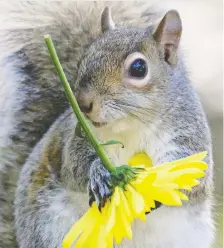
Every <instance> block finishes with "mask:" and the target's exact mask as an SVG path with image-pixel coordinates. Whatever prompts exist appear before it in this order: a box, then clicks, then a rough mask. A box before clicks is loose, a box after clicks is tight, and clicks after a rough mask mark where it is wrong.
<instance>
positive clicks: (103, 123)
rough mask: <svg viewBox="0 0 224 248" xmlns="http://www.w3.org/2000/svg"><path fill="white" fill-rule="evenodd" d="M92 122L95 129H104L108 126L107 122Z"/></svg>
mask: <svg viewBox="0 0 224 248" xmlns="http://www.w3.org/2000/svg"><path fill="white" fill-rule="evenodd" d="M91 122H92V124H93V125H94V126H95V127H103V126H105V125H107V122H95V121H91Z"/></svg>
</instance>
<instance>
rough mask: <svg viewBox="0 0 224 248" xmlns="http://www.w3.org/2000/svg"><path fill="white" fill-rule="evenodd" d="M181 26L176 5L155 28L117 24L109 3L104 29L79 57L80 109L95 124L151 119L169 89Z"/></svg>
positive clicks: (78, 93)
mask: <svg viewBox="0 0 224 248" xmlns="http://www.w3.org/2000/svg"><path fill="white" fill-rule="evenodd" d="M181 31H182V24H181V20H180V17H179V14H178V13H177V12H176V11H175V10H171V11H169V12H167V13H166V15H165V16H164V17H163V19H162V20H161V22H160V23H159V25H158V26H157V27H156V28H154V27H148V28H128V27H117V26H116V25H115V24H114V22H113V20H112V17H111V13H110V9H109V8H108V7H106V8H105V9H104V11H103V12H102V15H101V33H102V35H100V36H99V37H98V38H97V39H96V40H94V41H93V42H92V44H90V45H89V47H88V48H87V49H86V51H85V53H84V56H83V57H82V59H81V60H80V63H79V71H78V77H77V82H76V91H75V92H76V97H77V100H78V103H79V106H80V108H81V110H82V111H83V112H84V113H85V114H86V116H87V117H88V118H89V119H90V120H91V121H92V123H93V124H94V125H95V126H99V127H100V126H103V125H105V124H113V123H117V122H118V121H121V120H127V119H129V118H130V117H131V118H132V117H133V118H135V119H137V120H139V121H141V122H146V123H147V122H148V121H149V120H152V118H154V116H155V115H156V114H157V112H158V111H159V106H160V104H162V102H163V101H164V98H165V94H166V92H167V88H168V83H169V75H168V74H169V73H170V70H171V72H172V70H175V65H176V64H177V49H178V45H179V41H180V37H181ZM168 71H169V73H168ZM156 108H157V109H158V111H156Z"/></svg>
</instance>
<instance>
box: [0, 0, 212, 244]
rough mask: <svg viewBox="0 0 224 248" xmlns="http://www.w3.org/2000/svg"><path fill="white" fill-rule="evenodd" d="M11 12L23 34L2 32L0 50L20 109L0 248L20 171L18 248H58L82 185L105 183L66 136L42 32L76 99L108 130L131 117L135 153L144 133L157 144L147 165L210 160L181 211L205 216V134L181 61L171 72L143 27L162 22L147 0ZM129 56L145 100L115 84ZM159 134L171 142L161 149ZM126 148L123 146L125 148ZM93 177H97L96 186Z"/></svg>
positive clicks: (82, 143)
mask: <svg viewBox="0 0 224 248" xmlns="http://www.w3.org/2000/svg"><path fill="white" fill-rule="evenodd" d="M107 5H109V6H110V7H111V9H112V12H113V19H114V20H115V23H116V29H114V30H107V32H105V33H104V34H102V32H101V28H100V13H101V12H102V10H103V9H104V7H105V6H107ZM14 8H15V9H14V11H12V10H10V13H11V16H13V17H14V20H15V22H16V21H19V23H20V24H21V25H22V27H21V29H19V28H17V29H15V28H13V29H10V28H8V30H4V31H3V32H2V36H1V42H2V44H1V45H2V46H4V49H6V57H5V59H7V62H8V63H12V61H13V60H16V61H18V63H17V64H16V65H13V68H14V70H15V71H16V72H17V74H18V72H20V75H21V77H19V75H18V82H19V89H18V91H17V92H16V96H17V97H16V99H15V102H16V103H20V107H18V109H17V110H16V111H15V113H14V117H13V120H14V122H13V123H14V133H13V135H12V137H10V138H11V141H10V142H9V145H8V146H7V147H6V148H7V152H6V153H5V154H4V156H3V158H2V161H1V163H2V166H1V167H3V168H4V169H5V171H4V173H2V174H1V178H2V180H1V181H2V185H0V186H1V187H3V188H2V189H1V188H0V190H1V191H0V193H1V194H2V195H1V199H0V200H1V206H3V207H1V210H0V211H1V212H0V221H1V223H0V237H3V235H4V239H2V238H0V248H7V247H16V246H17V242H16V241H15V236H14V230H13V229H14V228H13V217H12V201H13V199H14V194H13V192H14V190H15V184H16V180H17V176H18V170H19V169H20V167H21V166H22V165H23V164H24V166H23V168H22V171H21V173H20V179H19V181H18V188H17V191H16V199H15V230H16V236H17V241H18V244H19V247H21V248H24V247H27V248H34V247H35V248H36V247H37V248H45V247H48V248H56V247H61V242H62V239H63V236H64V235H65V234H66V232H67V231H68V230H69V228H70V227H71V225H72V224H73V223H74V222H75V221H76V220H77V218H78V217H80V215H81V214H82V213H83V212H84V210H85V209H86V208H87V207H88V197H87V196H86V189H87V184H88V182H89V185H90V188H91V190H92V191H93V189H94V188H95V185H96V184H97V185H99V186H101V187H104V185H105V183H104V181H105V180H104V176H105V175H106V174H107V173H106V172H105V171H104V170H103V169H102V170H101V169H99V168H101V164H100V163H98V162H97V161H98V159H97V156H96V154H95V153H94V151H93V149H92V148H91V147H90V146H89V144H88V142H87V141H86V140H85V139H84V138H80V137H76V136H74V128H75V124H76V121H75V118H74V116H73V114H71V110H66V109H67V108H68V103H67V101H66V98H65V96H64V92H63V89H62V87H61V85H60V82H59V80H58V77H57V75H56V72H55V70H54V68H53V65H52V64H51V62H50V60H49V56H48V53H47V50H46V47H45V44H44V41H43V35H44V34H46V33H50V34H51V35H52V37H53V39H54V43H55V44H56V49H57V51H58V52H59V57H60V60H61V63H62V65H63V67H64V69H65V72H66V75H67V77H68V79H69V82H71V84H72V88H73V90H74V91H75V93H76V94H83V95H85V96H88V97H90V98H92V99H94V100H95V105H96V108H102V112H103V113H104V118H105V119H106V120H107V122H108V123H109V125H112V124H113V122H115V121H119V119H120V118H121V117H122V118H129V117H128V115H129V114H131V115H132V116H135V120H132V119H131V120H130V126H132V125H134V124H135V122H136V121H137V123H138V126H139V128H138V129H139V130H138V132H137V134H136V135H137V137H138V139H137V140H139V149H140V147H141V145H142V144H143V147H141V149H144V148H145V147H144V145H146V144H148V143H150V140H145V138H147V137H148V136H147V134H146V133H144V132H143V133H142V132H141V131H142V130H147V132H148V131H150V132H151V133H152V135H151V136H152V137H154V138H155V144H153V145H154V146H155V147H157V142H158V144H160V145H158V150H156V149H155V153H154V154H152V158H153V161H154V162H155V163H156V164H157V163H161V162H164V161H169V160H173V159H177V158H180V157H183V156H187V155H190V154H193V153H195V152H199V151H203V150H207V151H208V152H209V156H208V158H207V162H208V164H209V170H208V172H207V175H206V177H205V178H204V179H203V180H202V182H201V186H200V187H196V188H195V190H194V191H193V192H192V193H191V195H190V197H191V203H190V204H189V205H192V206H193V208H192V209H191V208H190V210H189V211H190V212H194V211H193V209H197V208H198V206H199V207H204V206H205V209H206V211H207V209H209V206H210V205H209V203H207V200H208V199H210V198H211V192H212V185H213V183H212V170H213V162H212V150H211V141H210V133H209V128H208V125H207V121H206V117H205V115H204V112H203V110H202V107H201V104H200V102H199V99H198V97H197V96H196V94H195V92H194V90H193V89H192V86H191V85H190V83H189V78H188V75H187V72H186V69H185V66H184V63H183V61H182V58H181V57H182V55H181V54H179V55H178V62H177V65H176V67H175V68H171V67H170V66H169V65H168V64H167V63H166V62H165V61H164V54H163V52H162V50H160V47H158V46H157V44H156V42H155V40H154V39H153V32H154V25H151V27H150V28H148V26H149V22H152V23H153V24H154V22H157V20H158V17H159V18H160V19H161V14H160V13H159V12H154V10H153V8H151V6H150V4H149V3H147V2H146V1H145V2H144V3H143V2H141V4H139V2H131V3H130V2H129V3H128V2H127V3H125V2H122V4H121V3H119V2H118V3H116V2H115V3H108V2H99V3H98V2H91V3H90V2H89V3H88V4H87V3H81V2H80V3H78V2H70V3H68V2H67V3H59V2H57V3H56V2H51V3H46V2H45V3H28V2H24V3H16V4H15V6H14ZM113 10H114V11H113ZM155 13H158V14H155ZM16 14H17V15H16ZM34 14H35V18H33V16H34ZM22 23H23V24H22ZM23 25H27V27H24V26H23ZM3 36H4V37H3ZM136 51H140V52H142V53H143V54H145V55H146V56H148V57H149V59H150V61H151V68H150V69H151V71H152V78H151V85H150V89H146V91H144V92H142V91H138V90H132V89H129V88H128V87H124V86H122V85H121V84H119V83H118V82H120V75H121V65H122V63H123V62H124V59H125V58H126V56H127V55H128V54H130V53H132V52H136ZM15 78H17V77H15ZM112 86H113V87H112ZM21 99H22V101H21ZM15 105H16V104H15ZM64 111H65V112H64ZM59 116H60V117H59ZM3 128H4V127H3ZM49 128H50V129H49ZM48 129H49V130H48ZM100 130H102V132H104V127H102V128H100V129H99V130H96V131H97V132H98V134H99V135H100ZM167 133H168V134H170V137H169V138H168V139H167V140H165V141H164V138H163V137H164V134H167ZM42 137H43V138H42ZM121 137H122V136H121ZM137 140H135V141H133V142H135V143H136V142H137ZM131 142H132V141H128V143H125V140H124V143H125V145H126V146H127V147H128V145H130V143H131ZM54 145H55V147H54ZM34 146H35V148H34V150H33V151H32V149H33V147H34ZM31 151H32V152H31ZM150 155H151V154H150ZM111 156H112V155H111ZM5 161H6V162H5ZM92 165H93V167H92ZM94 168H95V169H94ZM96 168H97V169H96ZM101 174H102V177H101ZM9 175H10V176H9ZM90 175H91V176H90ZM99 177H100V178H101V179H103V181H101V179H100V183H99V182H98V181H99V180H97V178H99ZM12 178H13V180H12ZM8 179H10V180H11V181H12V184H13V185H11V181H8V182H7V180H8ZM103 190H104V191H105V192H102V195H104V193H106V194H109V192H108V189H106V188H103ZM99 191H101V190H99ZM2 192H3V193H2ZM95 196H99V194H95ZM74 199H75V200H74ZM209 211H210V210H208V212H209ZM3 212H4V215H3ZM210 222H211V220H210ZM211 226H212V223H211ZM209 233H212V228H211V230H210V229H209ZM143 247H148V246H143ZM208 247H209V246H208ZM152 248H154V246H153V247H152ZM159 248H163V246H161V247H160V246H159Z"/></svg>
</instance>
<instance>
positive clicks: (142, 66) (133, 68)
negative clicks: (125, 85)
mask: <svg viewBox="0 0 224 248" xmlns="http://www.w3.org/2000/svg"><path fill="white" fill-rule="evenodd" d="M146 74H147V63H146V61H145V60H144V59H141V58H139V59H136V60H134V62H132V64H131V65H130V68H129V75H130V76H131V77H134V78H139V79H141V78H144V77H145V76H146Z"/></svg>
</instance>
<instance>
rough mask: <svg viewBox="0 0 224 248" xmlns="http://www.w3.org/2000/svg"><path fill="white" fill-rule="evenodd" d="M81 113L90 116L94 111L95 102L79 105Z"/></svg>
mask: <svg viewBox="0 0 224 248" xmlns="http://www.w3.org/2000/svg"><path fill="white" fill-rule="evenodd" d="M79 107H80V109H81V111H82V112H83V113H85V114H89V113H90V112H92V110H93V102H88V103H87V102H86V103H81V104H79Z"/></svg>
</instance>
